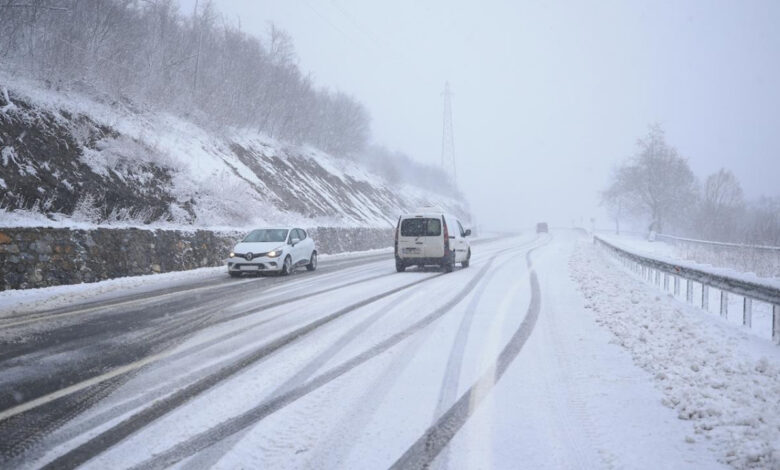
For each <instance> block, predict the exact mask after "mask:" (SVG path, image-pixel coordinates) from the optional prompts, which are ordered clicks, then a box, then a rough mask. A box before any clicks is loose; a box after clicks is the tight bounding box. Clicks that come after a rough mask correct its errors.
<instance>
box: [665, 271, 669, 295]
mask: <svg viewBox="0 0 780 470" xmlns="http://www.w3.org/2000/svg"><path fill="white" fill-rule="evenodd" d="M664 292H669V274H668V273H664Z"/></svg>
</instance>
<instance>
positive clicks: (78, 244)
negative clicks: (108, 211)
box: [0, 227, 393, 290]
mask: <svg viewBox="0 0 780 470" xmlns="http://www.w3.org/2000/svg"><path fill="white" fill-rule="evenodd" d="M309 233H310V235H311V236H312V237H314V240H315V241H316V242H317V247H318V251H319V252H320V253H342V252H345V251H361V250H369V249H374V248H384V247H388V246H391V245H392V243H393V238H392V237H393V231H392V229H389V228H388V229H368V228H333V227H317V228H313V229H310V230H309ZM243 235H244V234H243V233H240V232H232V233H231V232H212V231H207V230H198V231H195V232H184V231H177V230H141V229H107V228H106V229H103V228H101V229H95V230H71V229H63V228H0V290H6V289H28V288H34V287H46V286H56V285H63V284H77V283H81V282H95V281H100V280H104V279H111V278H116V277H124V276H135V275H140V274H152V273H160V272H169V271H182V270H186V269H195V268H201V267H207V266H219V265H221V264H223V263H224V260H225V258H226V256H227V253H228V252H229V251H230V250H231V248H233V245H234V244H235V243H236V241H237V240H238V239H240V238H242V237H243Z"/></svg>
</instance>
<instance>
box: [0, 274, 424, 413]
mask: <svg viewBox="0 0 780 470" xmlns="http://www.w3.org/2000/svg"><path fill="white" fill-rule="evenodd" d="M393 274H394V273H387V274H379V275H376V276H373V277H370V278H366V279H359V280H356V281H351V282H348V283H346V284H340V285H338V286H335V287H329V288H326V289H321V290H319V291H316V292H310V293H308V294H304V295H299V296H297V297H292V298H288V299H284V300H280V301H277V302H271V303H268V304H265V305H261V306H253V307H251V308H249V309H246V310H243V311H240V312H238V313H233V314H230V315H225V316H220V317H218V318H215V319H213V321H212V322H211V323H202V324H201V323H198V324H194V325H191V327H190V328H188V329H186V330H184V331H180V332H179V333H180V336H179V338H180V339H181V340H183V339H186V336H189V335H191V334H193V333H195V332H197V331H199V330H202V329H203V328H206V327H211V326H215V325H219V324H222V323H226V322H229V321H233V320H237V319H239V318H242V317H245V316H248V315H252V314H254V313H258V312H260V311H262V310H268V309H272V308H275V307H279V306H281V305H285V304H289V303H293V302H297V301H300V300H304V299H308V298H310V297H313V296H316V295H321V294H326V293H328V292H332V291H335V290H338V289H343V288H346V287H351V286H354V285H357V284H361V283H364V282H369V281H373V280H376V279H379V278H382V277H387V276H392V275H393ZM426 279H428V278H426ZM217 302H224V301H217ZM207 315H208V314H207ZM177 344H178V343H177ZM171 354H172V353H171V352H168V353H159V354H157V355H153V356H146V357H145V358H143V359H140V360H137V361H135V362H133V363H129V364H124V365H122V366H120V367H116V368H114V369H112V370H110V371H108V372H104V373H103V374H99V375H97V376H93V377H91V378H88V379H85V380H82V381H81V382H79V383H75V384H71V385H69V386H67V387H64V388H61V389H58V390H54V391H51V392H50V393H48V394H45V395H42V396H39V397H36V398H34V399H32V400H29V401H26V402H24V403H21V404H19V405H16V406H13V407H10V408H7V409H5V410H2V411H0V425H2V426H4V425H5V423H3V421H5V420H6V419H8V418H11V417H13V416H16V415H18V414H20V413H24V412H26V411H29V410H32V409H34V408H37V407H39V406H41V405H45V404H48V403H50V402H52V401H54V400H56V399H58V398H61V397H63V396H66V395H69V394H71V393H75V392H77V391H81V390H83V389H85V388H88V387H90V386H92V385H95V384H97V383H100V382H103V381H105V380H109V379H112V378H114V377H116V376H117V375H122V374H126V373H128V372H131V371H136V370H138V369H140V368H142V367H144V366H146V365H148V364H151V363H153V362H158V361H160V360H161V359H165V358H167V357H169V356H170V355H171Z"/></svg>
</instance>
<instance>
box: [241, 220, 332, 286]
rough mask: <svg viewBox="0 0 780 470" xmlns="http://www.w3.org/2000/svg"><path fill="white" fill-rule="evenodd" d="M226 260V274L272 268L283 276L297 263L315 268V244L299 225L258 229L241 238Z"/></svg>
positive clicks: (297, 265)
mask: <svg viewBox="0 0 780 470" xmlns="http://www.w3.org/2000/svg"><path fill="white" fill-rule="evenodd" d="M229 256H230V257H229V258H228V260H227V268H228V274H230V275H231V276H233V277H238V276H240V275H241V274H243V273H260V272H275V273H278V274H281V275H283V276H286V275H288V274H290V273H291V272H293V270H294V269H295V268H297V267H299V266H306V269H308V270H309V271H314V270H315V269H317V247H316V246H315V244H314V240H312V239H311V237H309V236H308V234H307V233H306V231H305V230H303V229H300V228H271V229H258V230H253V231H251V232H249V234H248V235H247V236H246V237H244V239H243V240H241V241H240V242H239V243H238V244H237V245H236V246H235V248H233V251H231V252H230V255H229Z"/></svg>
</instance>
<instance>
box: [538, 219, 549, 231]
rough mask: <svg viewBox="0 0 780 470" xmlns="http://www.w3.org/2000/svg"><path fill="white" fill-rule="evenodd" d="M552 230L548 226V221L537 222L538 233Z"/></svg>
mask: <svg viewBox="0 0 780 470" xmlns="http://www.w3.org/2000/svg"><path fill="white" fill-rule="evenodd" d="M549 231H550V230H549V229H548V228H547V222H539V223H538V224H536V233H548V232H549Z"/></svg>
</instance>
